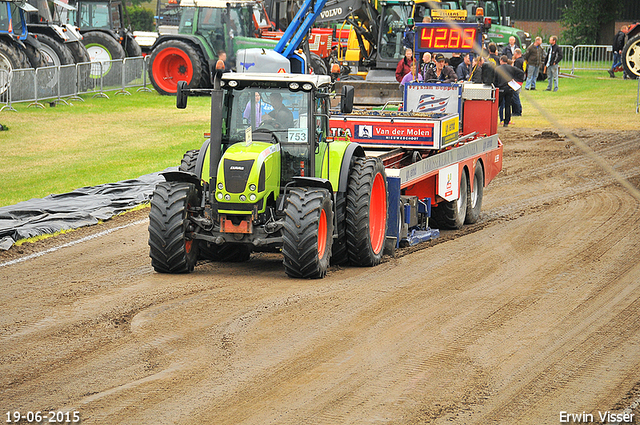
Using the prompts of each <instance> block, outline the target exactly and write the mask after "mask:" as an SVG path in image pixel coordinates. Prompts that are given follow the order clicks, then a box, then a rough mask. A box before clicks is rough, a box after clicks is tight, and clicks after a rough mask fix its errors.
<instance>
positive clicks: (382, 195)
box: [346, 158, 389, 267]
mask: <svg viewBox="0 0 640 425" xmlns="http://www.w3.org/2000/svg"><path fill="white" fill-rule="evenodd" d="M388 208H389V199H388V196H387V179H386V176H385V172H384V165H382V162H381V161H380V160H379V159H378V158H356V159H355V160H354V161H353V165H352V167H351V171H350V172H349V184H348V188H347V207H346V210H347V217H346V231H347V252H348V255H349V261H350V263H351V264H352V265H354V266H362V267H371V266H375V265H378V264H379V263H380V260H381V259H382V255H383V253H384V242H385V239H386V235H387V216H388V213H387V211H388Z"/></svg>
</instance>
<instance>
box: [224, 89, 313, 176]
mask: <svg viewBox="0 0 640 425" xmlns="http://www.w3.org/2000/svg"><path fill="white" fill-rule="evenodd" d="M225 96H226V99H225V102H224V105H225V110H224V111H223V117H224V118H223V126H222V142H223V144H225V145H227V146H228V145H231V144H233V143H238V142H246V141H247V138H248V137H249V136H248V134H251V140H256V141H269V142H277V143H279V144H280V149H281V151H282V164H281V166H282V179H283V181H285V182H287V181H290V180H291V177H292V176H299V175H304V170H305V169H307V170H308V167H309V158H310V151H309V146H310V144H309V137H313V135H312V134H309V111H310V105H309V93H307V92H291V91H289V90H287V89H284V88H269V89H263V88H256V87H248V88H246V89H244V90H229V91H227V92H226V94H225ZM314 106H315V105H314Z"/></svg>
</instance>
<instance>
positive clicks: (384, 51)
mask: <svg viewBox="0 0 640 425" xmlns="http://www.w3.org/2000/svg"><path fill="white" fill-rule="evenodd" d="M384 7H385V10H384V17H383V19H382V26H381V28H380V31H381V34H382V42H381V43H380V46H378V49H379V54H380V57H381V58H382V59H397V60H400V59H401V58H402V57H404V47H402V39H403V38H404V30H405V28H406V26H407V19H408V18H409V16H410V15H411V5H410V4H408V3H405V4H393V5H391V4H387V5H385V6H384Z"/></svg>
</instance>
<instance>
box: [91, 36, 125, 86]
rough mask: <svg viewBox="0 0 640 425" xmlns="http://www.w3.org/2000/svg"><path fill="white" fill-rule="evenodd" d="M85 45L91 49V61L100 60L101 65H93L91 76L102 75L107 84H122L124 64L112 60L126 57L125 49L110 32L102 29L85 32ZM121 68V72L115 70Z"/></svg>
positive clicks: (103, 81) (95, 77)
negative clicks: (101, 30)
mask: <svg viewBox="0 0 640 425" xmlns="http://www.w3.org/2000/svg"><path fill="white" fill-rule="evenodd" d="M82 42H83V43H84V46H85V47H86V48H87V50H88V51H89V56H90V57H91V62H100V63H101V65H98V64H96V65H92V66H91V78H93V79H96V80H97V79H99V78H100V77H102V84H103V85H105V86H116V85H119V84H122V66H121V65H120V64H116V63H114V62H111V61H113V60H119V59H124V58H125V53H124V49H123V48H122V46H121V45H120V43H118V41H117V40H116V39H115V38H113V37H112V36H111V35H110V34H107V33H104V32H100V31H90V32H88V33H86V34H84V38H83V40H82ZM116 70H120V72H114V71H116Z"/></svg>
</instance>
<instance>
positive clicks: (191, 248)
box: [149, 182, 200, 273]
mask: <svg viewBox="0 0 640 425" xmlns="http://www.w3.org/2000/svg"><path fill="white" fill-rule="evenodd" d="M199 204H200V203H199V201H198V191H197V189H196V187H195V185H194V184H193V183H184V182H164V183H159V184H158V185H157V186H156V189H155V190H154V192H153V197H152V199H151V211H150V212H149V248H150V251H149V256H150V257H151V265H152V266H153V268H154V269H155V271H157V272H159V273H189V272H191V271H193V268H194V267H195V265H196V261H197V260H198V254H199V244H198V241H196V240H193V239H191V238H190V237H189V232H190V231H191V223H190V221H189V215H191V214H192V211H191V209H192V208H193V207H196V206H198V205H199Z"/></svg>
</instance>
